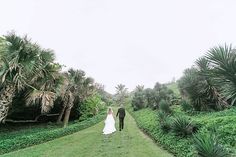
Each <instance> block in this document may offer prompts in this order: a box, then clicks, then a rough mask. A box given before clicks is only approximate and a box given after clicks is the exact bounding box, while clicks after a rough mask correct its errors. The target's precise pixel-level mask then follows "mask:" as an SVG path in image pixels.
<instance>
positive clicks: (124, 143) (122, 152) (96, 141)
mask: <svg viewBox="0 0 236 157" xmlns="http://www.w3.org/2000/svg"><path fill="white" fill-rule="evenodd" d="M117 124H118V121H117V120H116V128H118V127H117ZM103 127H104V122H101V123H99V124H96V125H95V126H92V127H90V128H87V129H85V130H82V131H79V132H77V133H74V134H72V135H68V136H64V137H62V138H58V139H56V140H53V141H50V142H47V143H43V144H40V145H36V146H32V147H29V148H26V149H22V150H19V151H16V152H11V153H9V154H4V155H2V157H26V156H30V157H49V156H50V157H53V156H56V157H58V156H60V157H67V156H68V157H73V156H80V157H95V156H96V157H104V156H106V157H121V156H122V157H171V156H172V155H171V154H169V153H167V152H166V151H165V150H163V149H161V148H160V147H158V146H157V145H156V144H155V143H154V142H153V141H152V140H151V139H150V138H148V137H147V136H146V135H144V134H143V133H142V132H141V131H140V130H139V129H138V127H137V125H136V123H135V121H134V119H133V118H132V117H131V116H130V115H129V114H127V116H126V118H125V128H124V130H123V131H121V132H120V131H116V132H115V133H114V134H112V135H102V129H103Z"/></svg>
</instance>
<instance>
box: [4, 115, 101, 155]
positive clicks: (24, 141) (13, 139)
mask: <svg viewBox="0 0 236 157" xmlns="http://www.w3.org/2000/svg"><path fill="white" fill-rule="evenodd" d="M104 115H105V112H101V114H98V115H97V116H94V117H92V118H90V119H87V120H85V121H82V122H74V123H73V124H71V125H69V126H68V127H67V128H61V127H54V128H53V127H52V126H51V127H49V128H39V129H37V128H36V129H34V130H33V131H31V129H30V130H29V131H26V130H22V131H19V132H18V131H17V132H13V133H12V134H6V135H3V138H2V137H1V142H0V154H4V153H8V152H11V151H15V150H18V149H22V148H26V147H29V146H32V145H36V144H40V143H44V142H47V141H50V140H53V139H56V138H59V137H62V136H65V135H69V134H72V133H74V132H77V131H79V130H82V129H85V128H88V127H90V126H92V125H94V124H96V123H98V122H100V121H101V120H103V119H104Z"/></svg>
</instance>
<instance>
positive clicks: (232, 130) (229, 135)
mask: <svg viewBox="0 0 236 157" xmlns="http://www.w3.org/2000/svg"><path fill="white" fill-rule="evenodd" d="M171 109H172V110H173V112H172V114H173V115H174V116H180V115H181V116H184V117H185V118H187V120H189V118H191V119H192V120H194V122H196V124H194V125H193V126H194V127H193V132H196V131H197V129H198V132H200V133H201V132H203V131H204V130H212V131H214V132H215V135H217V141H218V142H219V143H220V144H222V145H223V146H224V148H226V149H227V150H228V152H229V153H230V155H231V156H236V149H235V148H236V115H235V113H236V108H235V107H232V108H231V109H227V110H224V111H220V112H210V113H209V112H198V113H196V114H194V115H192V114H191V115H190V114H189V113H186V112H183V111H181V108H180V106H179V105H178V106H171ZM129 111H130V113H131V114H132V115H133V117H134V118H135V120H136V122H137V124H138V126H139V128H141V129H142V130H144V131H145V132H146V133H147V134H148V135H149V136H150V137H151V138H153V139H154V140H155V141H157V142H158V143H159V144H160V145H161V146H163V147H164V148H165V149H167V150H168V151H169V152H171V153H173V154H174V156H176V157H193V156H195V155H196V149H195V144H194V138H193V136H186V137H185V138H182V137H181V136H176V135H174V134H172V133H164V132H163V131H162V129H161V127H162V126H161V124H160V122H159V121H160V119H161V118H160V117H161V116H159V113H158V116H157V113H156V111H153V110H151V109H149V108H146V109H142V110H139V111H136V112H132V111H131V109H130V110H129ZM165 115H166V114H162V116H165ZM171 120H173V119H171ZM210 157H211V156H210Z"/></svg>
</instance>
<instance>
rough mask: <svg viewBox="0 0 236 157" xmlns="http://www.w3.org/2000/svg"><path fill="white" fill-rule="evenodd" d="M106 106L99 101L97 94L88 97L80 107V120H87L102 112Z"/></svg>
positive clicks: (99, 97)
mask: <svg viewBox="0 0 236 157" xmlns="http://www.w3.org/2000/svg"><path fill="white" fill-rule="evenodd" d="M105 105H106V104H105V103H104V102H103V101H102V100H101V96H100V95H99V94H94V95H92V96H90V97H88V98H87V99H86V100H85V102H84V103H83V104H82V105H81V107H80V109H79V111H80V112H81V115H82V116H81V117H80V120H81V119H82V120H83V119H87V118H89V117H92V116H94V115H96V114H98V113H99V111H100V110H104V109H105V107H106V106H105Z"/></svg>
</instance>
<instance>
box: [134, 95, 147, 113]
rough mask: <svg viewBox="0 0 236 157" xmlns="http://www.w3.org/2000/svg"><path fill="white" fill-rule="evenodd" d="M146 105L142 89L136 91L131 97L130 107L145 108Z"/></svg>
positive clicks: (135, 108) (135, 109)
mask: <svg viewBox="0 0 236 157" xmlns="http://www.w3.org/2000/svg"><path fill="white" fill-rule="evenodd" d="M146 106H147V101H146V99H145V95H144V93H143V91H136V92H135V93H134V97H133V99H132V107H133V109H134V111H137V110H139V109H142V108H145V107H146Z"/></svg>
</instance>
